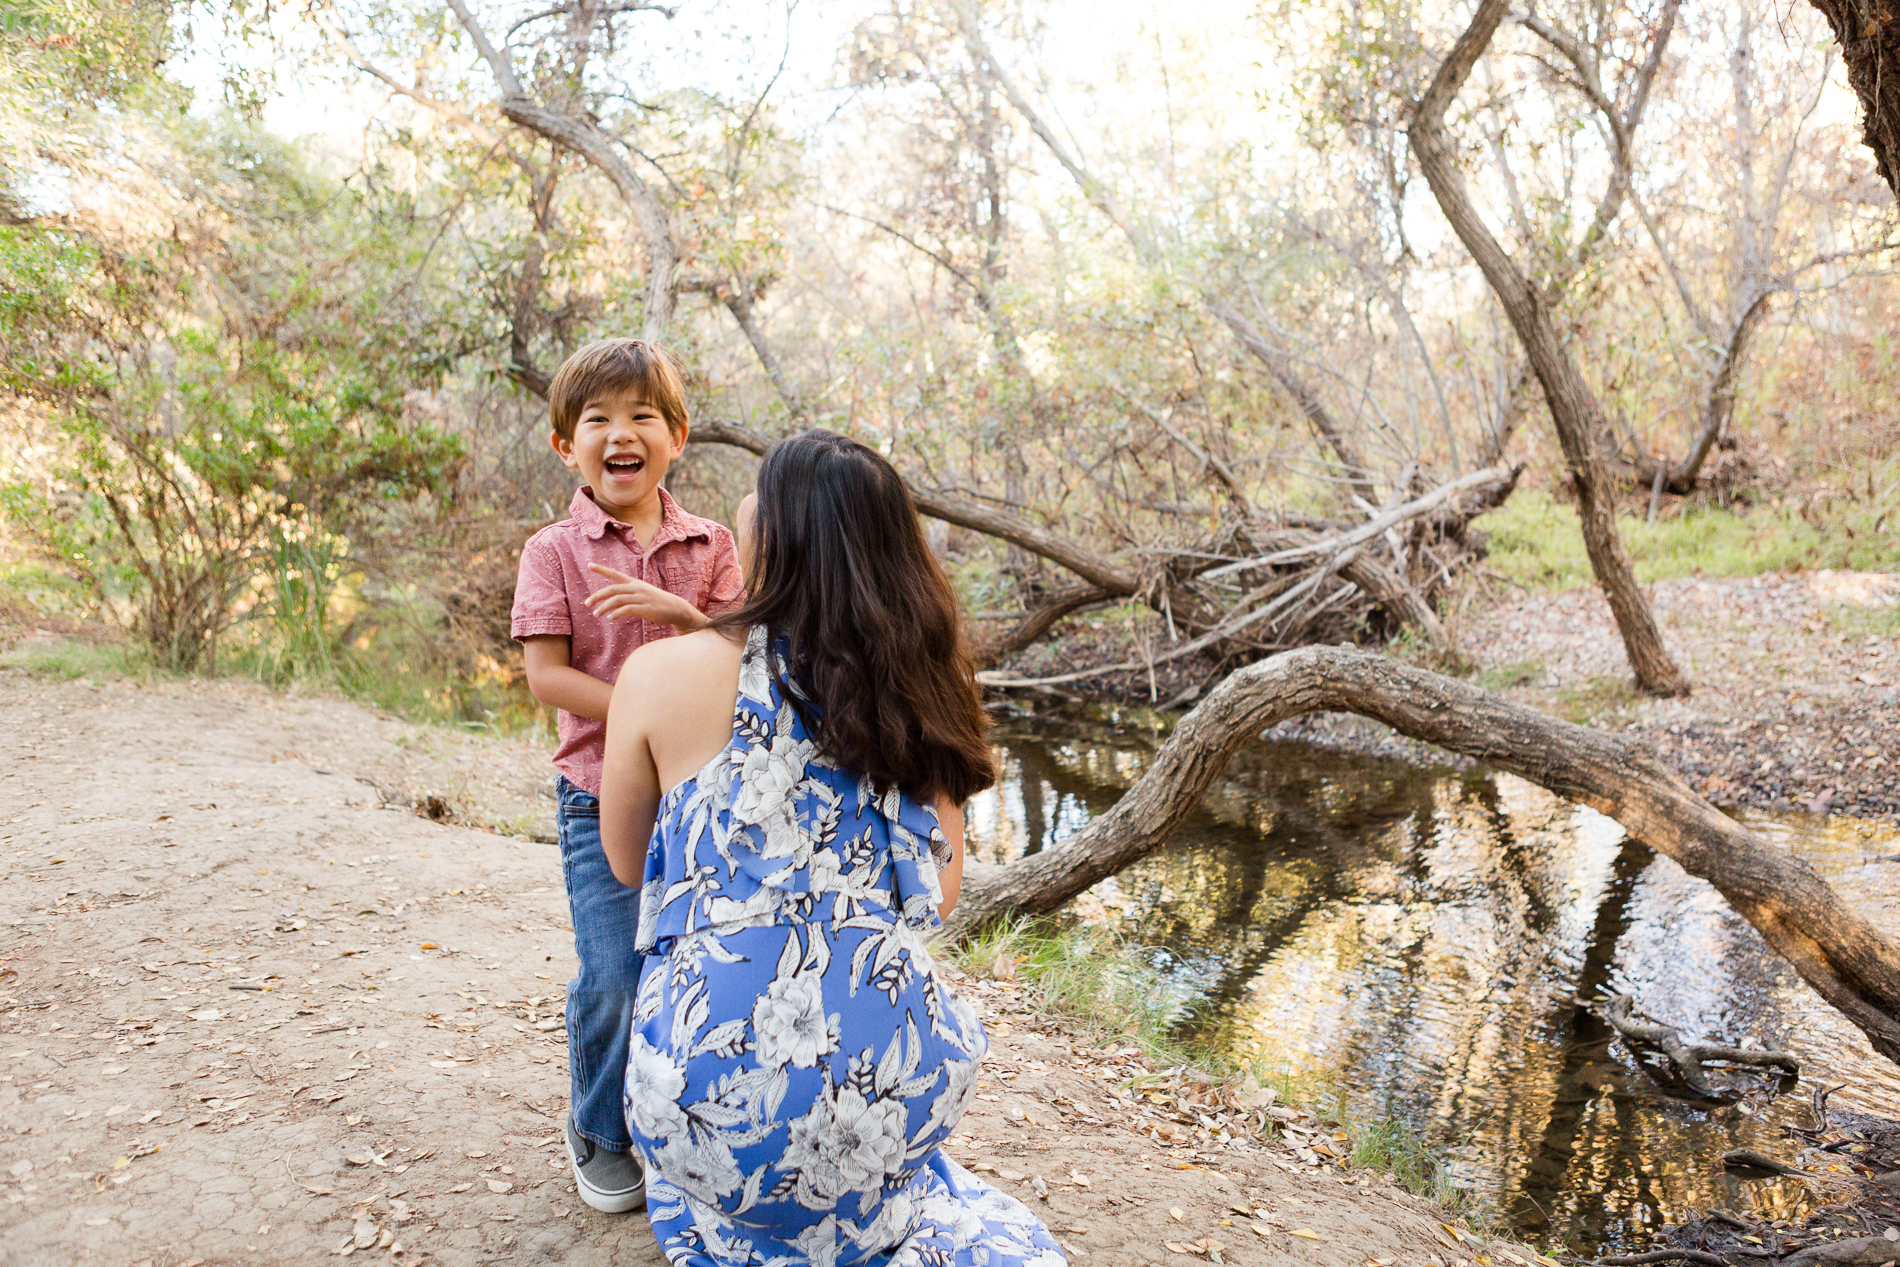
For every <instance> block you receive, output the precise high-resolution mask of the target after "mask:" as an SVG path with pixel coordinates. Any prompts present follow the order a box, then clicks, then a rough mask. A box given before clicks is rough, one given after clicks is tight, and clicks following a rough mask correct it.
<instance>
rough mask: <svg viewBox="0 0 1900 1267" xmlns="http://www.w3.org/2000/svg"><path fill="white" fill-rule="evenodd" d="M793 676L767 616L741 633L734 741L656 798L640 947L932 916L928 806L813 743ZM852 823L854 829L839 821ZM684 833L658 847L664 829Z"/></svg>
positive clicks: (934, 857) (938, 848)
mask: <svg viewBox="0 0 1900 1267" xmlns="http://www.w3.org/2000/svg"><path fill="white" fill-rule="evenodd" d="M790 677H791V675H790V674H789V673H788V672H787V671H786V666H785V664H784V661H783V650H782V648H768V646H767V635H766V631H765V628H764V626H755V627H754V628H753V629H752V630H751V631H750V633H749V634H748V636H747V638H746V647H745V653H744V656H743V657H742V658H741V660H740V667H739V693H738V696H737V698H736V699H735V700H734V703H733V717H732V739H731V740H730V742H728V744H727V745H726V748H725V750H724V751H723V752H721V753H720V754H719V755H718V756H716V757H714V758H713V759H712V760H711V761H709V762H707V763H706V765H705V766H703V767H701V769H700V770H699V772H698V773H697V774H695V775H693V776H692V777H691V778H689V779H687V780H686V781H685V782H684V783H681V784H680V785H679V786H677V787H675V788H674V789H672V791H670V792H668V793H667V794H666V796H665V798H663V799H662V801H661V803H660V813H659V820H658V821H657V822H656V823H655V824H654V827H653V841H652V842H650V843H649V845H648V848H647V861H646V872H645V877H644V881H643V884H642V887H641V899H640V925H639V928H638V930H637V932H636V934H635V945H636V946H637V947H638V948H639V949H640V950H641V951H642V952H643V953H649V954H651V953H654V952H656V951H662V952H663V951H665V950H666V949H667V948H668V946H669V945H670V944H671V942H672V941H673V940H674V939H676V938H680V937H685V936H688V935H689V934H694V933H705V932H712V931H716V930H719V929H722V928H726V927H752V926H757V925H759V924H767V923H772V922H773V921H774V920H775V919H776V917H777V914H778V912H780V911H781V910H783V909H785V908H788V907H790V908H795V909H796V910H797V912H798V914H799V915H800V916H801V917H802V918H804V919H806V920H816V921H821V922H822V921H826V920H845V919H850V918H853V917H856V916H861V915H864V914H867V913H871V912H889V913H891V914H894V915H896V916H897V917H898V918H899V919H900V920H902V922H903V923H905V924H907V925H909V926H910V927H911V928H912V929H914V930H916V931H918V932H928V931H930V930H931V929H933V928H936V927H938V926H939V924H940V923H941V921H940V920H939V919H938V918H937V906H938V904H939V903H941V902H942V901H943V890H942V888H941V887H940V886H939V884H938V880H937V870H938V859H939V858H944V857H947V856H948V854H949V844H948V842H947V841H946V840H945V838H944V835H943V828H942V826H941V825H940V824H939V823H938V822H937V812H936V809H935V808H934V807H932V806H929V805H925V804H923V803H921V802H919V801H918V800H917V799H916V798H915V797H912V796H910V795H907V794H906V793H904V792H901V791H899V790H898V789H896V788H891V789H889V790H887V791H886V792H884V793H883V794H882V795H879V794H878V792H877V790H876V788H875V786H874V785H873V784H872V782H871V780H870V777H869V776H868V775H857V776H854V775H852V774H851V773H848V772H846V771H844V770H841V769H839V768H838V766H837V765H836V764H835V763H833V762H832V761H831V760H830V759H828V758H827V757H826V756H825V755H824V754H823V753H822V752H820V751H819V749H818V745H817V744H815V743H814V742H812V739H811V736H810V734H809V732H808V731H807V729H806V727H805V723H804V721H803V719H801V718H800V717H799V715H798V710H797V709H795V708H792V707H789V706H788V703H787V701H786V698H785V692H786V690H787V689H795V688H790V687H788V685H787V684H788V682H789V681H790ZM846 823H849V824H852V825H853V826H854V828H855V832H853V831H852V830H850V829H845V828H844V827H842V824H846ZM663 838H665V839H671V840H673V841H675V842H682V841H685V842H691V844H690V846H689V847H687V848H679V847H677V846H676V847H675V848H672V849H662V848H659V847H657V842H659V841H660V840H661V839H663Z"/></svg>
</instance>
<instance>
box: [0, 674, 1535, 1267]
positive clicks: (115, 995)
mask: <svg viewBox="0 0 1900 1267" xmlns="http://www.w3.org/2000/svg"><path fill="white" fill-rule="evenodd" d="M546 779H547V767H546V764H545V756H544V754H542V753H541V752H539V751H537V750H535V749H534V748H533V747H531V746H530V745H526V744H521V743H511V742H506V741H500V740H494V739H488V738H481V737H469V736H461V735H456V734H451V733H447V732H441V731H431V730H427V729H424V728H418V727H415V726H410V725H407V724H404V723H401V722H399V721H395V720H392V719H388V718H384V717H379V716H376V715H374V714H371V713H369V712H366V711H364V710H363V709H360V708H357V707H355V706H353V705H349V704H346V703H341V702H337V701H334V700H328V699H297V698H288V697H283V696H277V695H272V694H269V693H267V692H264V691H262V690H259V689H256V688H251V687H246V686H243V685H241V684H233V683H223V682H220V683H209V684H190V683H171V684H159V685H140V684H137V683H133V682H129V681H119V682H111V683H103V684H93V683H89V682H86V681H85V680H83V679H82V680H80V681H78V682H52V681H48V680H45V679H40V678H33V677H29V676H27V675H25V674H23V673H21V672H19V671H13V670H6V671H0V851H4V856H5V858H6V868H5V872H4V879H3V880H0V1193H3V1194H4V1195H3V1196H0V1262H4V1263H7V1264H34V1265H36V1267H38V1265H42V1264H64V1263H81V1262H83V1263H88V1264H92V1263H102V1264H127V1265H136V1264H151V1265H152V1267H181V1265H182V1267H195V1265H198V1264H206V1265H208V1267H216V1265H219V1264H235V1263H303V1262H316V1261H320V1260H332V1259H334V1258H336V1257H339V1256H351V1257H354V1256H358V1255H371V1256H373V1257H375V1258H376V1259H377V1260H378V1261H383V1262H389V1261H396V1262H403V1263H409V1262H440V1263H445V1264H451V1263H452V1264H461V1263H479V1262H503V1261H505V1262H510V1263H514V1262H522V1263H538V1262H562V1263H589V1264H593V1263H607V1262H609V1261H614V1262H621V1263H649V1264H657V1263H658V1262H659V1261H660V1258H659V1255H658V1253H657V1251H656V1249H655V1247H654V1244H653V1240H652V1237H651V1234H650V1232H649V1230H648V1227H647V1224H646V1222H645V1220H644V1219H643V1218H641V1217H638V1216H605V1215H600V1214H597V1213H595V1212H593V1211H592V1210H589V1209H587V1208H586V1207H585V1206H582V1205H580V1204H579V1202H578V1201H577V1199H576V1197H575V1194H574V1188H573V1185H572V1181H571V1179H570V1176H569V1174H568V1172H567V1168H566V1162H565V1159H564V1157H563V1155H562V1150H561V1147H560V1144H559V1128H560V1123H561V1121H562V1118H563V1116H564V1114H565V1111H566V1093H567V1076H566V1071H565V1063H566V1045H565V1040H564V1037H563V1034H562V1032H561V1030H560V1024H561V1022H560V1017H561V1015H562V1004H563V988H564V983H565V982H566V980H567V979H568V977H569V976H570V974H571V973H572V971H573V968H574V963H573V951H572V941H571V936H570V932H569V930H568V929H567V927H566V922H567V919H566V905H565V900H564V897H563V895H562V891H561V879H560V869H559V863H558V857H557V855H556V853H555V851H554V849H553V848H552V847H551V846H549V845H548V844H546V843H543V842H542V841H540V840H536V839H534V837H536V836H543V837H545V836H546V835H547V834H548V828H549V826H550V819H551V802H550V800H549V799H548V796H547V792H546ZM428 814H433V815H435V816H436V817H438V818H439V817H443V816H444V815H446V816H447V817H449V818H450V819H452V820H453V821H446V822H440V821H432V819H431V818H430V817H427V816H425V815H428ZM964 988H966V989H967V990H969V991H970V993H971V994H972V995H973V997H974V998H975V1000H976V1002H977V1003H978V1005H979V1007H980V1008H981V1009H982V1010H983V1012H984V1014H985V1016H986V1018H987V1019H988V1022H989V1024H990V1026H991V1032H992V1037H993V1042H994V1048H993V1052H992V1056H991V1060H990V1064H989V1068H988V1077H987V1078H986V1081H985V1085H984V1086H983V1087H982V1088H981V1090H980V1098H979V1100H978V1101H977V1107H976V1108H975V1109H974V1110H973V1111H972V1112H971V1113H970V1115H969V1116H968V1117H967V1118H966V1119H965V1122H964V1124H963V1127H962V1132H961V1133H960V1134H959V1135H958V1136H957V1137H956V1139H955V1140H954V1142H953V1147H952V1150H951V1151H952V1153H953V1155H955V1156H957V1157H958V1158H959V1159H960V1160H962V1161H964V1162H965V1163H966V1164H968V1165H972V1166H974V1167H977V1168H978V1169H981V1170H985V1171H986V1172H987V1173H990V1174H993V1175H994V1176H995V1177H996V1178H997V1180H998V1181H999V1182H1000V1183H1002V1184H1004V1185H1005V1186H1007V1187H1009V1188H1010V1189H1011V1190H1012V1191H1015V1192H1017V1193H1019V1194H1020V1195H1021V1196H1022V1197H1023V1198H1024V1199H1025V1200H1028V1201H1031V1202H1032V1203H1035V1204H1037V1205H1038V1206H1039V1208H1041V1209H1043V1210H1044V1211H1045V1212H1046V1214H1047V1217H1048V1219H1049V1222H1050V1223H1051V1225H1052V1226H1053V1227H1054V1228H1055V1229H1056V1230H1057V1233H1058V1235H1059V1236H1060V1237H1061V1238H1062V1240H1063V1241H1064V1243H1065V1244H1066V1245H1067V1246H1069V1247H1070V1250H1071V1257H1072V1259H1073V1260H1074V1261H1076V1262H1087V1263H1096V1262H1099V1263H1102V1264H1115V1265H1118V1267H1119V1265H1120V1264H1135V1263H1163V1262H1172V1261H1182V1260H1186V1259H1198V1260H1200V1261H1211V1262H1233V1263H1252V1262H1257V1263H1278V1262H1298V1263H1312V1264H1323V1265H1326V1267H1334V1265H1337V1267H1367V1264H1374V1263H1376V1264H1378V1265H1379V1267H1386V1265H1387V1264H1402V1265H1404V1267H1411V1265H1412V1264H1421V1265H1423V1264H1440V1265H1441V1267H1458V1265H1459V1264H1466V1265H1469V1264H1471V1263H1473V1262H1476V1263H1487V1262H1495V1263H1498V1264H1502V1263H1505V1262H1509V1261H1521V1260H1527V1259H1528V1255H1527V1254H1525V1253H1524V1252H1523V1251H1517V1250H1513V1249H1512V1248H1511V1247H1507V1246H1494V1247H1484V1246H1482V1244H1481V1243H1479V1242H1476V1241H1464V1240H1459V1239H1455V1238H1456V1237H1457V1236H1458V1235H1459V1234H1458V1233H1455V1232H1451V1231H1450V1230H1449V1229H1447V1228H1446V1227H1445V1226H1444V1225H1443V1224H1441V1223H1440V1222H1439V1214H1438V1212H1437V1211H1435V1210H1434V1209H1433V1208H1432V1207H1430V1206H1428V1205H1426V1204H1424V1203H1423V1202H1420V1201H1418V1200H1416V1199H1414V1198H1412V1197H1409V1196H1407V1195H1405V1194H1403V1193H1401V1192H1399V1191H1397V1190H1396V1189H1393V1188H1391V1187H1390V1186H1388V1185H1386V1184H1384V1183H1383V1182H1382V1181H1380V1180H1378V1179H1377V1178H1376V1177H1374V1176H1370V1175H1348V1174H1343V1173H1340V1172H1339V1171H1337V1170H1335V1169H1334V1166H1333V1164H1332V1162H1331V1161H1330V1160H1329V1158H1328V1156H1327V1150H1328V1148H1329V1147H1337V1141H1332V1140H1330V1137H1328V1136H1326V1135H1325V1133H1324V1132H1323V1131H1315V1130H1313V1129H1312V1128H1313V1126H1314V1124H1313V1123H1312V1122H1311V1120H1310V1119H1305V1118H1302V1117H1301V1116H1300V1115H1298V1114H1297V1113H1291V1112H1288V1111H1286V1110H1284V1109H1283V1110H1282V1111H1281V1117H1282V1118H1284V1119H1290V1120H1288V1121H1284V1122H1282V1123H1281V1124H1280V1125H1281V1127H1282V1129H1281V1130H1280V1131H1279V1132H1278V1133H1277V1134H1276V1135H1275V1137H1274V1138H1273V1140H1272V1141H1271V1142H1270V1143H1267V1144H1264V1145H1263V1144H1261V1143H1258V1142H1256V1141H1255V1140H1253V1139H1250V1138H1246V1137H1245V1136H1242V1137H1240V1138H1227V1136H1229V1135H1232V1134H1234V1133H1235V1132H1237V1131H1239V1129H1240V1127H1239V1125H1238V1123H1239V1120H1240V1118H1241V1117H1242V1114H1241V1113H1239V1112H1237V1111H1235V1110H1234V1109H1232V1108H1231V1107H1225V1106H1222V1105H1219V1104H1213V1103H1207V1102H1205V1096H1202V1097H1201V1100H1202V1102H1198V1103H1197V1102H1196V1093H1195V1091H1194V1089H1193V1088H1184V1087H1179V1086H1175V1085H1172V1084H1171V1083H1170V1082H1169V1081H1168V1080H1166V1079H1165V1078H1158V1079H1157V1078H1144V1076H1143V1075H1144V1073H1145V1072H1146V1071H1145V1067H1144V1066H1143V1065H1142V1064H1141V1062H1140V1061H1139V1059H1137V1058H1134V1057H1132V1056H1130V1055H1127V1054H1113V1053H1108V1052H1103V1051H1099V1050H1095V1049H1092V1048H1090V1047H1088V1046H1087V1045H1086V1044H1083V1043H1080V1042H1078V1041H1077V1040H1076V1039H1075V1037H1074V1036H1073V1035H1071V1034H1069V1033H1066V1032H1064V1031H1063V1030H1061V1029H1059V1028H1055V1027H1052V1026H1051V1025H1049V1024H1048V1023H1047V1022H1046V1021H1043V1020H1041V1019H1038V1018H1036V1017H1035V1016H1034V1015H1033V1014H1032V1013H1031V1011H1030V1009H1029V1008H1028V1007H1027V1005H1026V1004H1024V1003H1023V1002H1022V1001H1021V1000H1020V999H1019V998H1018V997H1016V995H1015V994H1014V993H1013V991H1012V988H1011V987H1009V986H1007V985H1000V984H997V983H992V982H976V981H969V982H966V983H965V985H964ZM1267 1111H1268V1110H1267V1109H1265V1108H1263V1107H1262V1106H1259V1105H1255V1106H1252V1109H1251V1112H1250V1113H1249V1114H1247V1115H1246V1116H1248V1117H1250V1118H1251V1119H1252V1121H1253V1122H1254V1123H1255V1124H1258V1122H1259V1121H1260V1120H1261V1114H1262V1113H1264V1112H1267ZM1286 1126H1291V1127H1293V1128H1294V1129H1293V1130H1291V1131H1287V1130H1285V1129H1284V1128H1285V1127H1286ZM1302 1127H1304V1128H1307V1129H1304V1130H1303V1129H1300V1128H1302ZM1045 1194H1046V1195H1045ZM1480 1254H1483V1255H1484V1257H1480ZM1493 1255H1496V1257H1495V1258H1493V1257H1492V1256H1493Z"/></svg>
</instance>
